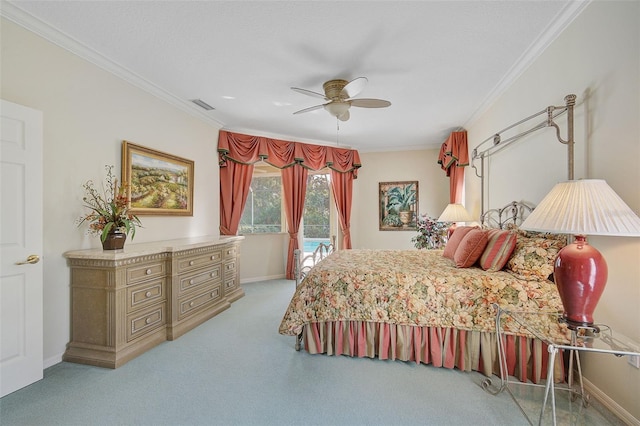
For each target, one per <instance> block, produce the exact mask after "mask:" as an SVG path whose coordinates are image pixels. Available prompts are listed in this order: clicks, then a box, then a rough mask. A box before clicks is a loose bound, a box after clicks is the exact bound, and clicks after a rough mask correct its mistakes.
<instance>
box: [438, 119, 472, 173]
mask: <svg viewBox="0 0 640 426" xmlns="http://www.w3.org/2000/svg"><path fill="white" fill-rule="evenodd" d="M438 164H440V167H442V170H444V171H445V172H446V173H447V176H449V174H450V173H451V170H452V169H451V166H457V167H466V166H468V165H469V148H468V143H467V131H466V130H463V131H460V132H451V134H450V135H449V137H448V138H447V140H446V141H444V142H443V143H442V146H441V147H440V154H439V155H438Z"/></svg>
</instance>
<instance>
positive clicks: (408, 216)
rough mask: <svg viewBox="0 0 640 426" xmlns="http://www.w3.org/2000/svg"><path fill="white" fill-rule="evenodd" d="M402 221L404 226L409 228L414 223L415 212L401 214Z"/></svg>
mask: <svg viewBox="0 0 640 426" xmlns="http://www.w3.org/2000/svg"><path fill="white" fill-rule="evenodd" d="M400 221H401V222H402V226H404V227H405V228H407V227H408V226H409V225H410V224H411V222H413V210H409V211H402V212H400Z"/></svg>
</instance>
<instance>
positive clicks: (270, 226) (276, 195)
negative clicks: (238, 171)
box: [238, 173, 283, 234]
mask: <svg viewBox="0 0 640 426" xmlns="http://www.w3.org/2000/svg"><path fill="white" fill-rule="evenodd" d="M282 201H283V200H282V179H281V178H280V176H260V175H259V173H254V175H253V178H252V180H251V188H250V189H249V196H248V197H247V203H246V204H245V206H244V211H243V212H242V217H241V219H240V226H239V229H238V231H239V233H240V234H260V233H266V232H282Z"/></svg>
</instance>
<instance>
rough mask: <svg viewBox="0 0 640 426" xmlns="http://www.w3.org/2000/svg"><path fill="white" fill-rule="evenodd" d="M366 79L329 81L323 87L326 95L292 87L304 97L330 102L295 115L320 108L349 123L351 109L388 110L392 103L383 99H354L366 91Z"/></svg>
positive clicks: (297, 112) (302, 110)
mask: <svg viewBox="0 0 640 426" xmlns="http://www.w3.org/2000/svg"><path fill="white" fill-rule="evenodd" d="M368 81H369V80H367V78H366V77H358V78H356V79H353V80H351V81H347V80H329V81H327V82H326V83H324V84H323V85H322V88H323V89H324V95H323V94H322V93H318V92H313V91H311V90H307V89H300V88H298V87H292V88H291V90H294V91H296V92H298V93H302V94H303V95H308V96H313V97H314V98H322V99H324V100H325V101H329V102H327V103H325V104H320V105H316V106H312V107H309V108H305V109H301V110H300V111H296V112H294V114H302V113H303V112H309V111H315V110H317V109H320V108H324V109H325V110H327V111H328V112H329V114H331V115H333V116H334V117H336V118H337V119H338V120H340V121H347V120H348V119H349V108H351V107H352V106H354V107H361V108H386V107H388V106H389V105H391V102H389V101H385V100H382V99H364V98H358V99H354V96H356V95H357V94H358V93H360V92H361V91H362V89H364V86H366V85H367V82H368Z"/></svg>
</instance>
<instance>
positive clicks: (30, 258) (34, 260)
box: [16, 254, 40, 265]
mask: <svg viewBox="0 0 640 426" xmlns="http://www.w3.org/2000/svg"><path fill="white" fill-rule="evenodd" d="M38 262H40V256H38V255H37V254H30V255H29V256H28V257H27V260H25V261H24V262H16V265H26V264H27V263H28V264H31V265H33V264H35V263H38Z"/></svg>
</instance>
